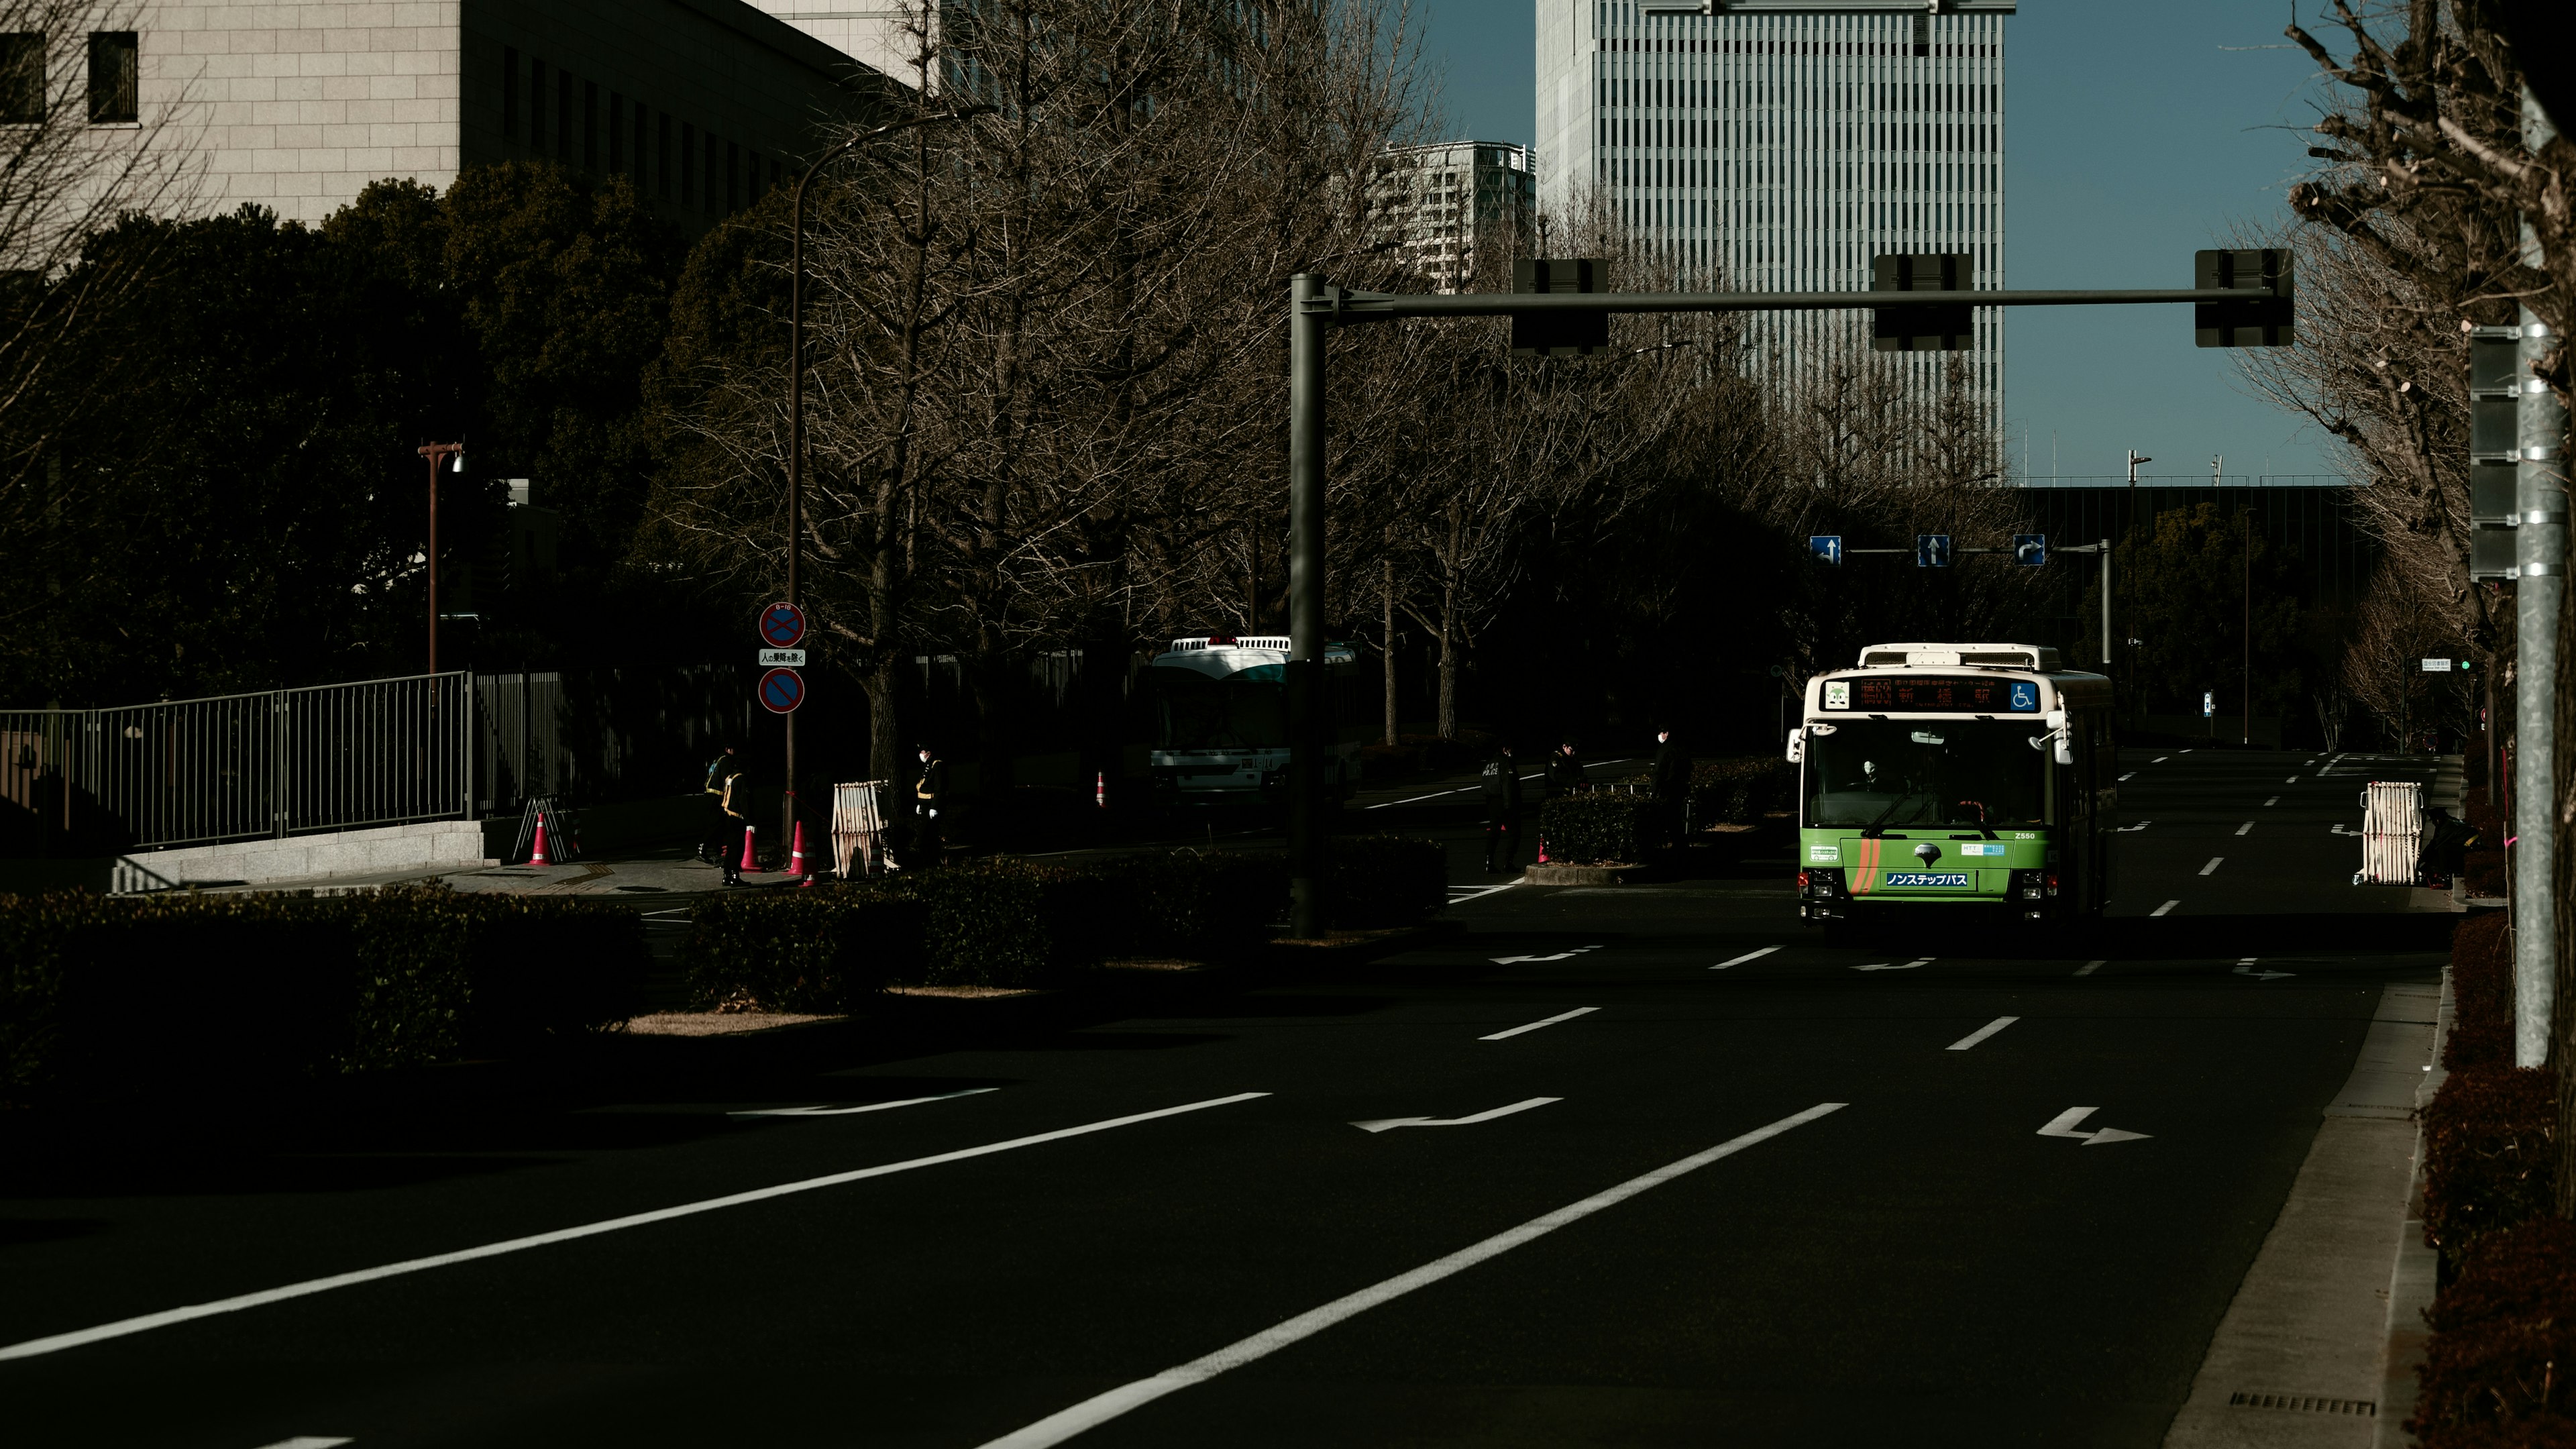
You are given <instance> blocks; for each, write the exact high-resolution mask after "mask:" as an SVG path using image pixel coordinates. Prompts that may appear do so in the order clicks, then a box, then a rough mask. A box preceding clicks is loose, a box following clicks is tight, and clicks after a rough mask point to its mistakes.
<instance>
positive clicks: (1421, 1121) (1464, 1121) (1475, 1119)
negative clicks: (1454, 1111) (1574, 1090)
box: [1351, 1097, 1565, 1132]
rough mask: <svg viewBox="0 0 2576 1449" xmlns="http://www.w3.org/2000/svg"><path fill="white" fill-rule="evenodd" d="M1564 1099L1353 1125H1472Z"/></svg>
mask: <svg viewBox="0 0 2576 1449" xmlns="http://www.w3.org/2000/svg"><path fill="white" fill-rule="evenodd" d="M1564 1100H1565V1099H1564V1098H1563V1097H1532V1098H1530V1099H1529V1100H1528V1101H1526V1102H1514V1103H1513V1104H1511V1105H1510V1106H1508V1107H1496V1108H1493V1109H1492V1110H1490V1111H1484V1112H1478V1113H1476V1114H1474V1115H1472V1116H1467V1117H1372V1118H1370V1119H1369V1120H1368V1121H1365V1122H1354V1123H1352V1124H1351V1125H1352V1126H1354V1127H1357V1128H1358V1129H1360V1130H1361V1131H1362V1132H1384V1131H1386V1130H1388V1129H1389V1128H1394V1127H1472V1126H1474V1125H1475V1124H1476V1123H1479V1122H1491V1121H1493V1120H1494V1119H1495V1118H1497V1117H1508V1116H1510V1115H1512V1114H1513V1113H1514V1112H1526V1111H1528V1110H1529V1109H1530V1108H1532V1107H1544V1106H1546V1105H1547V1104H1548V1103H1550V1102H1562V1101H1564Z"/></svg>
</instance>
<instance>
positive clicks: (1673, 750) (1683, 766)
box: [1655, 729, 1691, 840]
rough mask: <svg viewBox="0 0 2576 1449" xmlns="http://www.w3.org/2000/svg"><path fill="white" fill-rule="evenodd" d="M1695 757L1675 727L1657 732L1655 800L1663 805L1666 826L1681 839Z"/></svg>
mask: <svg viewBox="0 0 2576 1449" xmlns="http://www.w3.org/2000/svg"><path fill="white" fill-rule="evenodd" d="M1690 787H1691V757H1690V751H1689V750H1686V749H1684V748H1682V744H1681V741H1679V740H1676V739H1674V738H1673V732H1672V731H1671V730H1668V729H1666V730H1657V731H1656V732H1655V801H1656V803H1657V804H1658V805H1660V806H1662V807H1663V817H1664V829H1666V830H1667V831H1670V832H1671V833H1672V837H1673V838H1674V839H1675V840H1679V839H1681V836H1682V825H1683V809H1684V807H1685V806H1687V805H1688V804H1689V802H1690Z"/></svg>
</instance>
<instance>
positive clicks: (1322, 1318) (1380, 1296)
mask: <svg viewBox="0 0 2576 1449" xmlns="http://www.w3.org/2000/svg"><path fill="white" fill-rule="evenodd" d="M1844 1105H1845V1104H1844V1103H1841V1102H1819V1103H1817V1104H1816V1105H1814V1106H1812V1107H1809V1108H1808V1109H1807V1110H1806V1111H1804V1112H1800V1113H1798V1114H1796V1115H1794V1116H1789V1117H1783V1118H1781V1119H1780V1120H1779V1121H1777V1122H1774V1123H1772V1124H1771V1125H1770V1126H1768V1127H1757V1128H1755V1129H1754V1130H1752V1131H1750V1132H1747V1133H1745V1134H1744V1135H1743V1136H1741V1137H1735V1138H1730V1139H1728V1140H1727V1141H1724V1142H1721V1143H1719V1144H1717V1145H1716V1146H1715V1147H1711V1148H1709V1149H1708V1150H1706V1151H1704V1152H1694V1153H1692V1154H1691V1155H1690V1156H1688V1157H1685V1158H1683V1159H1681V1160H1680V1161H1678V1162H1673V1163H1668V1164H1666V1165H1665V1166H1662V1167H1658V1168H1656V1169H1655V1170H1654V1171H1652V1172H1649V1173H1647V1174H1645V1175H1644V1176H1642V1177H1632V1178H1630V1179H1628V1180H1627V1181H1626V1182H1623V1183H1620V1184H1619V1185H1618V1186H1616V1187H1612V1188H1607V1189H1604V1190H1603V1191H1600V1192H1597V1193H1594V1194H1593V1195H1592V1196H1590V1197H1587V1198H1585V1199H1583V1200H1582V1201H1580V1202H1571V1203H1567V1204H1566V1205H1565V1206H1563V1207H1561V1208H1558V1209H1557V1210H1556V1211H1554V1212H1552V1213H1546V1214H1543V1215H1541V1216H1539V1217H1535V1218H1532V1219H1530V1220H1529V1221H1528V1222H1525V1223H1523V1224H1521V1225H1520V1226H1519V1227H1516V1228H1506V1229H1504V1230H1503V1231H1502V1232H1499V1233H1496V1234H1495V1235H1493V1236H1492V1237H1490V1238H1487V1239H1485V1240H1484V1241H1483V1242H1480V1243H1471V1244H1469V1245H1468V1246H1466V1247H1464V1248H1461V1249H1459V1250H1458V1251H1457V1252H1454V1253H1451V1254H1450V1255H1449V1256H1447V1257H1445V1258H1435V1259H1433V1260H1432V1261H1430V1262H1428V1263H1425V1264H1423V1265H1422V1266H1421V1267H1419V1268H1415V1269H1412V1270H1411V1271H1409V1272H1404V1273H1398V1274H1396V1275H1395V1276H1394V1277H1392V1278H1386V1279H1381V1280H1379V1281H1378V1282H1376V1283H1372V1284H1370V1285H1369V1286H1368V1287H1366V1288H1362V1289H1361V1290H1359V1291H1358V1292H1356V1293H1351V1294H1347V1295H1345V1296H1343V1297H1340V1298H1336V1299H1334V1300H1333V1301H1332V1302H1330V1303H1327V1304H1325V1305H1323V1306H1322V1307H1320V1308H1313V1309H1309V1310H1307V1311H1306V1312H1304V1313H1300V1314H1298V1315H1297V1316H1296V1317H1294V1318H1291V1319H1288V1320H1287V1321H1285V1322H1282V1323H1276V1324H1273V1325H1271V1326H1270V1327H1268V1328H1265V1329H1263V1330H1261V1331H1260V1332H1259V1333H1256V1334H1253V1335H1252V1336H1251V1337H1249V1338H1239V1339H1236V1340H1235V1341H1234V1342H1232V1343H1229V1344H1227V1345H1226V1346H1225V1347H1223V1348H1220V1349H1218V1350H1217V1351H1216V1352H1214V1353H1211V1354H1208V1355H1206V1356H1205V1357H1202V1358H1194V1359H1191V1360H1190V1361H1189V1362H1188V1363H1184V1364H1175V1365H1174V1366H1172V1367H1170V1368H1167V1369H1165V1370H1163V1371H1162V1372H1161V1373H1158V1374H1155V1375H1154V1376H1152V1377H1151V1378H1142V1379H1136V1380H1134V1381H1132V1382H1129V1383H1124V1384H1121V1385H1119V1386H1118V1387H1117V1388H1114V1389H1111V1390H1109V1391H1108V1392H1107V1393H1103V1394H1095V1395H1093V1396H1092V1397H1090V1398H1088V1399H1085V1400H1083V1401H1082V1402H1081V1403H1078V1404H1075V1405H1073V1406H1072V1407H1070V1408H1066V1409H1059V1410H1057V1411H1056V1412H1055V1413H1052V1414H1049V1415H1047V1416H1046V1417H1045V1418H1043V1419H1040V1420H1038V1421H1037V1422H1036V1423H1034V1424H1030V1425H1028V1426H1026V1427H1024V1428H1021V1429H1017V1430H1014V1431H1013V1432H1011V1433H1008V1434H1005V1435H1003V1436H1002V1437H1000V1438H998V1439H993V1440H988V1441H986V1442H985V1444H984V1445H983V1446H982V1449H1052V1446H1054V1445H1057V1444H1061V1443H1063V1442H1064V1441H1066V1440H1067V1439H1070V1438H1072V1437H1073V1436H1075V1435H1076V1434H1080V1433H1082V1432H1084V1431H1085V1430H1089V1429H1096V1428H1098V1427H1100V1426H1101V1425H1103V1424H1106V1423H1108V1422H1109V1421H1110V1420H1112V1419H1115V1418H1117V1417H1118V1416H1119V1415H1121V1414H1124V1413H1127V1412H1128V1411H1130V1410H1132V1409H1140V1408H1143V1407H1144V1406H1145V1405H1147V1404H1150V1403H1152V1402H1154V1401H1155V1400H1156V1399H1159V1398H1161V1397H1163V1396H1164V1395H1165V1394H1175V1393H1178V1392H1180V1391H1181V1390H1183V1389H1186V1388H1188V1387H1190V1386H1191V1385H1192V1384H1203V1383H1206V1382H1207V1381H1208V1380H1210V1379H1212V1378H1215V1377H1216V1376H1217V1375H1218V1374H1221V1373H1224V1372H1225V1371H1226V1370H1227V1369H1232V1368H1241V1367H1243V1366H1244V1365H1245V1364H1248V1363H1255V1362H1258V1361H1259V1360H1261V1359H1265V1358H1268V1357H1269V1356H1270V1355H1272V1354H1274V1353H1277V1352H1278V1351H1279V1350H1281V1349H1283V1348H1286V1347H1288V1346H1289V1345H1290V1344H1292V1343H1298V1342H1302V1341H1303V1340H1305V1339H1309V1338H1312V1337H1314V1336H1315V1335H1316V1334H1319V1333H1321V1332H1323V1331H1324V1330H1325V1329H1327V1328H1330V1327H1332V1326H1333V1325H1334V1324H1337V1323H1340V1322H1343V1321H1344V1320H1346V1319H1351V1318H1356V1317H1358V1316H1359V1315H1360V1314H1363V1313H1366V1312H1368V1311H1369V1310H1370V1309H1372V1308H1375V1307H1377V1306H1378V1305H1379V1304H1381V1303H1391V1302H1393V1301H1395V1300H1396V1299H1398V1298H1401V1297H1403V1296H1404V1295H1405V1294H1407V1293H1410V1292H1412V1291H1413V1290H1415V1289H1416V1288H1427V1287H1429V1286H1431V1285H1432V1284H1434V1283H1437V1282H1439V1281H1440V1280H1441V1279H1443V1278H1447V1277H1449V1276H1451V1275H1452V1274H1456V1273H1463V1272H1465V1271H1466V1270H1467V1269H1469V1268H1472V1267H1475V1266H1476V1265H1477V1264H1478V1263H1482V1262H1484V1261H1485V1260H1486V1259H1488V1258H1499V1257H1501V1256H1502V1255H1503V1254H1505V1253H1508V1252H1510V1251H1511V1250H1512V1249H1514V1248H1517V1247H1520V1246H1521V1245H1522V1244H1524V1243H1530V1242H1535V1241H1537V1240H1538V1239H1540V1238H1543V1237H1545V1236H1547V1235H1548V1234H1549V1233H1552V1232H1555V1231H1556V1230H1557V1229H1558V1228H1561V1227H1564V1226H1565V1225H1567V1224H1568V1223H1575V1222H1580V1221H1582V1220H1583V1219H1585V1218H1588V1217H1590V1216H1592V1215H1593V1214H1594V1213H1597V1212H1599V1211H1601V1210H1602V1209H1604V1208H1611V1207H1617V1206H1618V1205H1619V1204H1621V1203H1623V1202H1626V1201H1627V1200H1628V1199H1630V1198H1632V1197H1635V1196H1636V1195H1637V1194H1639V1193H1641V1192H1645V1191H1647V1190H1648V1189H1650V1188H1656V1187H1661V1186H1663V1185H1664V1184H1665V1183H1668V1182H1670V1181H1672V1180H1673V1179H1674V1178H1677V1177H1680V1176H1682V1175H1683V1174H1684V1173H1689V1172H1696V1171H1698V1170H1699V1169H1701V1168H1703V1167H1706V1166H1708V1165H1709V1164H1710V1163H1712V1162H1715V1161H1717V1160H1718V1159H1719V1158H1721V1157H1732V1156H1734V1155H1735V1154H1736V1153H1739V1152H1742V1151H1743V1150H1744V1149H1746V1148H1748V1147H1753V1146H1757V1145H1759V1144H1761V1143H1764V1142H1768V1141H1770V1140H1771V1139H1772V1138H1774V1137H1777V1136H1780V1135H1781V1134H1782V1133H1784V1132H1789V1131H1792V1130H1794V1129H1796V1128H1800V1127H1804V1126H1806V1125H1807V1124H1808V1123H1810V1122H1813V1121H1815V1120H1816V1119H1817V1118H1819V1117H1824V1116H1828V1115H1830V1114H1832V1113H1835V1112H1839V1111H1841V1110H1842V1109H1843V1107H1844Z"/></svg>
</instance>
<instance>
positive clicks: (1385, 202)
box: [1368, 141, 1538, 292]
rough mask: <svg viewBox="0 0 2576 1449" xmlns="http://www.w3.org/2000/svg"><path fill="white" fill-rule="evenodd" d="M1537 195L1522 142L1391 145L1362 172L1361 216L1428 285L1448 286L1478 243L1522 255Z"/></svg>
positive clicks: (1463, 271) (1460, 275)
mask: <svg viewBox="0 0 2576 1449" xmlns="http://www.w3.org/2000/svg"><path fill="white" fill-rule="evenodd" d="M1537 196H1538V193H1537V179H1536V177H1535V176H1534V175H1533V174H1532V170H1531V156H1530V150H1529V148H1528V147H1526V146H1515V145H1512V144H1510V143H1508V142H1501V141H1441V142H1437V143H1435V144H1433V145H1428V146H1392V147H1389V148H1388V149H1387V152H1386V154H1385V155H1383V156H1380V157H1379V158H1378V161H1377V171H1376V174H1375V175H1373V176H1372V177H1370V179H1369V195H1368V206H1369V219H1370V222H1371V223H1372V225H1373V226H1374V227H1375V229H1376V232H1377V234H1378V236H1379V237H1380V239H1382V240H1385V241H1390V242H1393V243H1394V244H1395V245H1396V247H1397V248H1398V255H1400V256H1401V257H1402V258H1403V259H1404V261H1405V263H1406V264H1407V265H1408V266H1410V267H1412V268H1413V270H1414V271H1415V272H1417V273H1419V274H1420V275H1421V276H1422V277H1423V278H1424V279H1425V280H1427V281H1429V282H1430V283H1431V284H1432V286H1433V288H1434V289H1435V290H1438V291H1442V292H1454V291H1457V290H1458V288H1459V286H1460V285H1461V284H1462V283H1463V282H1464V281H1465V280H1466V275H1467V273H1468V272H1469V271H1471V270H1472V269H1473V267H1474V259H1475V257H1476V252H1477V248H1478V246H1479V245H1480V244H1498V245H1500V246H1501V247H1503V248H1504V249H1505V250H1506V251H1509V252H1512V253H1513V254H1515V255H1522V256H1526V255H1528V253H1529V247H1530V243H1531V241H1532V239H1533V236H1534V233H1533V231H1532V228H1531V221H1532V218H1533V217H1535V216H1536V215H1537V205H1538V202H1537Z"/></svg>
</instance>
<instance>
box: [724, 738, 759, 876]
mask: <svg viewBox="0 0 2576 1449" xmlns="http://www.w3.org/2000/svg"><path fill="white" fill-rule="evenodd" d="M716 810H717V816H716V818H717V821H718V824H717V827H716V840H715V847H716V864H717V865H720V866H722V867H724V883H725V884H726V885H729V886H738V885H740V884H742V854H741V851H742V840H743V831H744V830H746V829H747V828H749V827H750V825H751V776H750V774H749V773H747V772H746V771H744V770H743V769H742V768H741V767H740V766H738V765H736V764H734V763H733V762H732V761H731V760H730V759H728V760H726V761H725V775H724V793H723V794H721V795H718V796H717V797H716Z"/></svg>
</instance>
